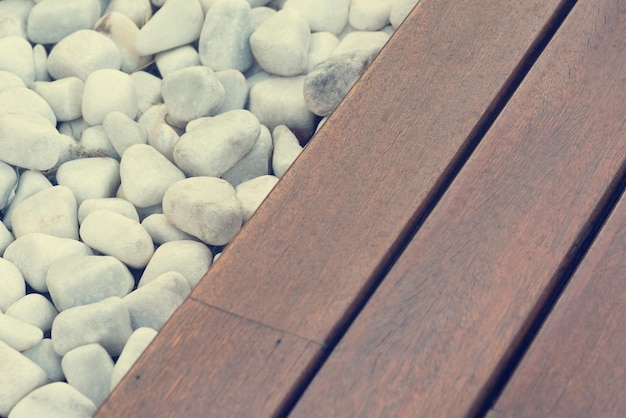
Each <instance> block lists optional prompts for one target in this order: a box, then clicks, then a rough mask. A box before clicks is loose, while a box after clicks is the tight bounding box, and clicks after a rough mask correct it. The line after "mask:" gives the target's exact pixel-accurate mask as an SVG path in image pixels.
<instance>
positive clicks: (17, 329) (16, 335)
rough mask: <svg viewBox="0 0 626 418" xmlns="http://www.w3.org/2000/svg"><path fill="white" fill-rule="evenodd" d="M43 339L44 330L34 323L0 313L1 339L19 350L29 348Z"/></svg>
mask: <svg viewBox="0 0 626 418" xmlns="http://www.w3.org/2000/svg"><path fill="white" fill-rule="evenodd" d="M42 339H43V332H42V331H41V330H40V329H39V328H37V327H36V326H34V325H31V324H29V323H27V322H24V321H22V320H20V319H17V318H13V317H12V316H9V315H7V314H3V313H0V341H4V342H5V343H7V344H8V345H9V346H11V347H13V348H14V349H16V350H17V351H24V350H28V349H29V348H31V347H34V346H36V345H37V344H39V342H41V340H42Z"/></svg>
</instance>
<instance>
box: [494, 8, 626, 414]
mask: <svg viewBox="0 0 626 418" xmlns="http://www.w3.org/2000/svg"><path fill="white" fill-rule="evenodd" d="M617 17H619V16H615V15H614V16H613V17H612V18H613V19H614V18H617ZM624 22H625V20H624V14H623V13H622V15H621V23H620V24H619V25H618V26H617V27H616V28H615V31H616V33H621V37H622V39H621V44H620V42H616V43H615V44H614V45H615V48H620V49H621V51H620V50H618V49H615V50H614V51H613V53H615V54H616V55H621V56H622V58H621V59H622V65H626V60H625V59H624V55H626V54H624V52H623V51H624V48H626V42H624V40H626V25H625V24H624ZM622 68H624V67H622ZM622 75H623V72H622ZM620 94H622V97H623V98H624V100H625V101H624V103H626V92H624V89H622V90H621V92H620ZM622 109H624V106H623V107H622ZM622 112H623V110H622ZM624 117H626V115H624ZM621 128H622V140H624V139H625V137H624V122H622V125H621ZM625 277H626V198H624V197H623V198H622V199H621V201H620V203H619V204H618V205H617V206H616V208H615V210H614V212H613V214H612V215H611V217H610V218H609V220H608V221H607V223H606V225H605V226H604V228H603V229H602V231H601V233H600V235H599V236H598V238H597V240H596V241H595V242H594V244H593V246H592V247H591V249H590V250H589V253H588V254H587V256H586V257H585V259H584V260H583V262H582V263H581V265H580V267H579V268H578V270H577V271H576V273H575V274H574V276H573V277H572V279H571V281H570V283H569V284H568V287H567V288H566V290H565V291H564V292H563V295H562V297H561V298H560V299H559V301H558V303H557V304H556V306H555V308H554V311H553V312H552V314H551V315H550V316H549V317H548V320H547V321H546V323H545V325H544V327H543V328H542V329H541V331H540V332H539V334H538V336H537V338H536V339H535V341H534V343H533V344H532V345H531V347H530V349H529V351H528V352H527V354H526V356H525V357H524V359H523V361H522V362H521V364H520V366H519V367H518V369H517V370H516V371H515V373H514V375H513V377H512V379H511V381H510V383H509V384H508V385H507V386H506V388H505V390H504V392H503V394H502V396H501V397H500V399H499V400H498V402H497V403H496V406H495V410H494V412H499V413H500V414H502V415H501V416H507V417H520V418H521V417H548V416H549V417H554V418H558V417H563V418H565V417H567V418H572V417H596V418H600V417H616V418H618V417H625V416H626V397H624V393H626V367H624V365H625V364H626V323H625V321H624V319H625V318H626V303H625V301H626V282H625V281H624V278H625ZM494 416H495V415H494Z"/></svg>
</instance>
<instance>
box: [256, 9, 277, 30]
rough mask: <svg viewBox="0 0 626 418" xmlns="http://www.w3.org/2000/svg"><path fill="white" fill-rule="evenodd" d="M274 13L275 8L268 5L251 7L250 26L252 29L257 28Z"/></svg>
mask: <svg viewBox="0 0 626 418" xmlns="http://www.w3.org/2000/svg"><path fill="white" fill-rule="evenodd" d="M275 14H276V10H274V9H272V8H270V7H261V6H259V7H253V8H252V10H250V20H251V21H252V28H253V29H254V30H256V29H258V27H259V26H261V24H262V23H263V22H265V21H266V20H267V19H269V18H270V17H271V16H274V15H275Z"/></svg>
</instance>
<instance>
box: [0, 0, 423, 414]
mask: <svg viewBox="0 0 626 418" xmlns="http://www.w3.org/2000/svg"><path fill="white" fill-rule="evenodd" d="M416 3H417V0H287V1H284V0H283V1H279V0H167V1H166V0H152V1H151V2H150V1H149V0H39V1H35V0H0V219H1V221H0V376H2V378H1V379H0V417H9V418H21V417H34V416H37V417H57V416H58V417H63V418H68V417H86V416H91V415H92V414H93V413H94V412H95V411H96V410H97V408H98V407H99V405H101V404H102V402H104V400H105V399H106V397H107V396H108V395H109V393H110V392H111V391H112V390H113V388H115V386H116V385H117V384H118V383H119V381H120V380H121V379H122V377H123V376H124V374H125V373H126V372H127V371H128V370H129V368H130V367H131V366H132V364H133V363H134V361H135V360H136V359H137V358H138V357H139V355H140V354H141V353H142V351H143V350H144V349H145V348H146V346H147V345H148V344H149V343H150V341H152V339H153V338H154V337H155V335H156V334H157V332H158V331H159V329H160V328H161V327H162V326H163V324H164V323H165V322H166V321H167V319H168V318H169V317H170V316H171V314H172V313H173V312H174V311H175V310H176V308H177V307H178V306H180V304H181V303H182V302H183V301H184V300H185V298H186V297H187V296H188V295H189V294H190V292H191V290H192V289H193V287H194V286H195V285H196V284H197V283H198V281H199V280H200V279H201V277H202V276H203V275H204V274H205V273H206V271H207V270H208V269H209V268H210V266H211V264H212V263H213V261H214V259H215V258H217V256H218V255H219V253H220V252H221V250H222V249H223V248H224V246H226V245H227V244H228V243H229V242H230V241H231V240H232V239H233V237H234V236H235V235H236V234H237V233H238V232H239V230H240V229H241V227H242V225H243V224H244V223H245V222H246V221H248V219H249V218H250V217H251V216H252V214H253V213H254V211H255V210H256V209H257V208H258V206H259V205H260V204H261V202H262V201H263V199H265V197H266V196H267V195H268V193H269V192H270V191H271V189H272V188H273V187H274V186H275V185H276V183H277V182H278V180H279V178H280V177H281V176H282V175H283V174H284V173H285V172H286V171H287V169H288V168H289V167H290V165H291V164H292V163H293V161H294V160H295V159H296V158H297V156H298V155H299V154H300V152H301V151H302V149H303V146H304V145H306V143H307V141H308V140H309V139H310V138H311V136H312V135H313V134H314V132H315V130H316V129H318V128H319V126H321V123H322V122H323V121H324V118H325V117H327V116H328V115H330V114H331V113H332V112H333V110H334V109H335V108H336V106H337V105H338V104H339V102H340V101H341V99H342V98H343V97H344V96H345V94H346V93H347V92H348V90H349V89H350V88H351V87H352V85H353V84H354V83H355V82H356V80H357V79H358V77H359V76H360V75H361V74H362V73H363V72H364V71H365V69H366V68H367V67H368V66H369V64H370V63H371V62H372V60H373V59H374V57H375V56H376V55H377V54H378V52H379V51H380V49H381V48H382V47H383V45H384V44H385V43H386V42H387V40H388V39H389V37H390V36H391V34H392V33H393V31H394V30H395V28H396V27H397V26H398V25H399V24H400V23H401V22H402V20H403V19H404V18H405V17H406V15H407V14H408V13H409V12H410V10H411V9H412V8H413V6H414V5H415V4H416Z"/></svg>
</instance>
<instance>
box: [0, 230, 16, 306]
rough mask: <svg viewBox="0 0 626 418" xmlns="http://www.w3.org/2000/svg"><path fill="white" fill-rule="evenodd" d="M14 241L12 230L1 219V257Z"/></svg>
mask: <svg viewBox="0 0 626 418" xmlns="http://www.w3.org/2000/svg"><path fill="white" fill-rule="evenodd" d="M13 241H15V238H14V237H13V234H11V231H9V229H8V228H7V227H6V225H5V224H4V222H1V221H0V257H2V255H3V254H4V250H6V249H7V247H8V246H9V244H11V243H12V242H13ZM1 310H2V308H0V311H1Z"/></svg>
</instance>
